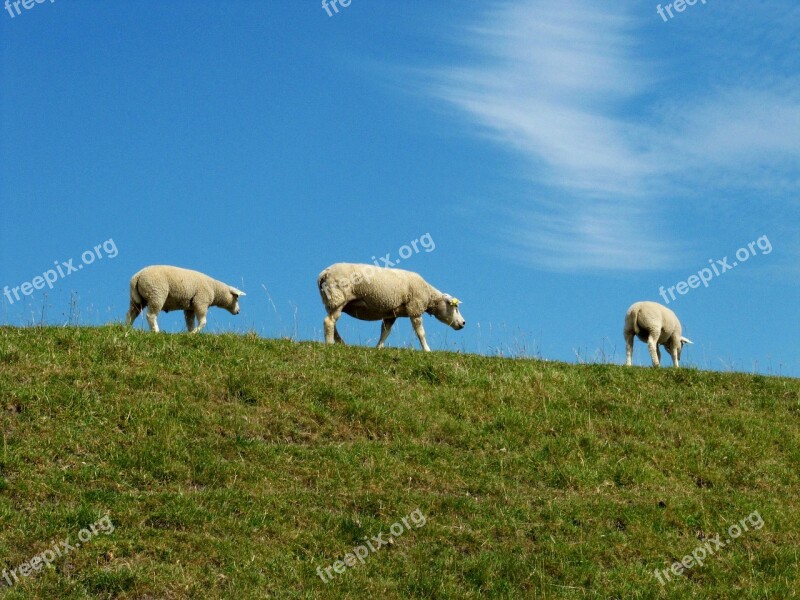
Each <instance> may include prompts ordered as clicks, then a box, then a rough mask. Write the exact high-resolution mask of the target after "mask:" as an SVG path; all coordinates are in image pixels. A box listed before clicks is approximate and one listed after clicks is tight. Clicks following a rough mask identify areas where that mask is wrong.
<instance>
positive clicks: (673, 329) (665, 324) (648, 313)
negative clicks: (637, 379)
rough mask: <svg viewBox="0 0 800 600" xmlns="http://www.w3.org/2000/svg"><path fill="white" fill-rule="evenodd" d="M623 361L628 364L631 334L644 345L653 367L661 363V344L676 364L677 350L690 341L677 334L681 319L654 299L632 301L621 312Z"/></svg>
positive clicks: (679, 350)
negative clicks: (622, 314) (653, 300)
mask: <svg viewBox="0 0 800 600" xmlns="http://www.w3.org/2000/svg"><path fill="white" fill-rule="evenodd" d="M623 333H624V335H625V350H626V357H627V358H626V361H625V364H626V365H628V366H630V364H631V356H632V354H633V337H634V335H635V336H637V337H638V338H639V339H640V340H642V341H643V342H645V343H646V344H647V348H648V350H649V351H650V358H651V359H652V361H653V366H654V367H658V366H659V365H660V364H661V349H660V348H659V347H658V345H659V344H661V345H662V346H664V348H666V349H667V351H668V352H669V353H670V356H672V366H673V367H675V368H676V369H677V368H678V367H679V366H680V365H679V364H678V361H679V360H680V357H681V349H682V348H683V345H684V344H691V343H692V342H691V340H689V339H687V338H685V337H683V336H682V335H681V322H680V321H679V320H678V317H677V316H676V315H675V313H674V312H672V311H671V310H670V309H668V308H667V307H666V306H662V305H661V304H658V303H657V302H636V303H634V304H632V305H631V307H630V308H629V309H628V312H627V313H625V328H624V331H623Z"/></svg>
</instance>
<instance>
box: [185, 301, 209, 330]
mask: <svg viewBox="0 0 800 600" xmlns="http://www.w3.org/2000/svg"><path fill="white" fill-rule="evenodd" d="M207 312H208V308H204V307H200V306H198V307H196V308H195V309H194V314H195V316H196V317H197V327H196V328H195V329H193V330H192V333H200V331H201V330H202V329H203V327H205V326H206V313H207ZM187 320H188V319H187Z"/></svg>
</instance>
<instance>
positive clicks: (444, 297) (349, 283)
mask: <svg viewBox="0 0 800 600" xmlns="http://www.w3.org/2000/svg"><path fill="white" fill-rule="evenodd" d="M317 285H318V286H319V293H320V295H321V296H322V302H323V304H325V309H326V310H327V311H328V316H327V317H325V321H324V327H325V343H327V344H333V343H334V341H336V342H338V343H344V342H343V340H342V337H341V336H340V335H339V331H338V330H337V329H336V321H337V320H338V319H339V317H340V316H341V315H342V313H343V312H344V313H346V314H348V315H350V316H351V317H355V318H356V319H360V320H362V321H382V322H383V323H382V325H381V338H380V341H378V348H383V343H384V342H385V341H386V338H387V337H389V332H390V331H391V330H392V325H394V322H395V321H396V320H397V318H398V317H409V318H410V319H411V324H412V325H413V326H414V331H415V332H416V334H417V337H418V338H419V342H420V344H422V349H423V350H424V351H425V352H430V351H431V349H430V348H429V347H428V343H427V342H426V341H425V329H424V328H423V327H422V315H423V313H428V314H429V315H433V316H434V317H436V318H437V319H438V320H439V321H441V322H442V323H445V324H446V325H449V326H450V327H452V328H453V329H456V330H458V329H463V327H464V325H466V324H467V323H466V321H465V320H464V318H463V317H462V316H461V313H460V312H459V310H458V305H459V300H457V299H456V298H453V297H452V296H450V295H449V294H443V293H442V292H440V291H439V290H437V289H436V288H434V287H433V286H431V285H430V284H429V283H428V282H426V281H425V280H424V279H423V278H422V277H420V276H419V275H418V274H416V273H412V272H410V271H403V270H401V269H383V268H380V267H375V266H373V265H359V264H351V263H337V264H335V265H331V266H330V267H328V268H327V269H325V270H324V271H322V273H320V274H319V278H318V279H317Z"/></svg>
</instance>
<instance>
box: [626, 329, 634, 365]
mask: <svg viewBox="0 0 800 600" xmlns="http://www.w3.org/2000/svg"><path fill="white" fill-rule="evenodd" d="M632 359H633V334H632V333H631V334H628V333H627V332H626V333H625V364H626V365H627V366H629V367H630V366H631V362H632Z"/></svg>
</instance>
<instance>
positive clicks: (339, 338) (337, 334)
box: [333, 325, 344, 344]
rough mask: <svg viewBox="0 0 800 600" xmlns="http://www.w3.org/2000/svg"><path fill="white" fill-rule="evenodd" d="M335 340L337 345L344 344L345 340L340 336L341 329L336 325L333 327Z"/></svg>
mask: <svg viewBox="0 0 800 600" xmlns="http://www.w3.org/2000/svg"><path fill="white" fill-rule="evenodd" d="M333 340H334V341H335V342H336V343H337V344H344V340H343V339H342V336H340V335H339V328H338V327H337V326H336V325H334V326H333Z"/></svg>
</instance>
